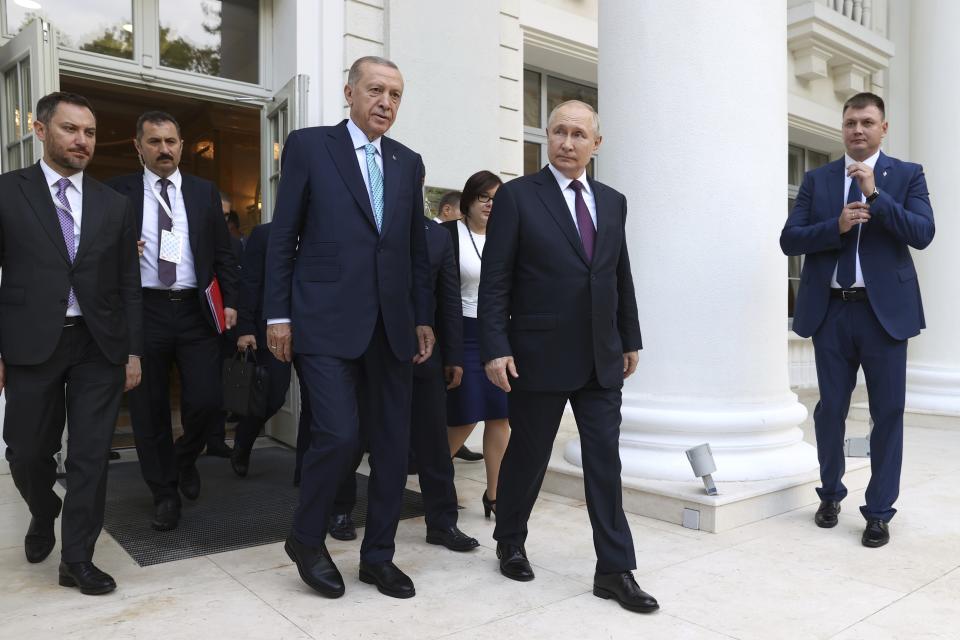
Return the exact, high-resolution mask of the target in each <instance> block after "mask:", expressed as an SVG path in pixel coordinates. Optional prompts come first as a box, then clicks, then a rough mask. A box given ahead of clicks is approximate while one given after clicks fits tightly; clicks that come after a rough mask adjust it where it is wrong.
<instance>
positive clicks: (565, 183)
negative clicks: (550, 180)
mask: <svg viewBox="0 0 960 640" xmlns="http://www.w3.org/2000/svg"><path fill="white" fill-rule="evenodd" d="M547 167H549V168H550V173H552V174H553V177H554V178H556V179H557V184H559V185H560V190H561V191H563V190H565V189H566V188H567V187H569V186H570V183H571V182H573V178H568V177H567V176H565V175H563V174H562V173H560V171H559V169H557V168H556V167H555V166H553V163H549V162H548V163H547ZM577 179H578V180H579V181H580V184H582V185H583V190H584V191H586V192H587V193H590V194H592V193H593V189H591V188H590V181H589V180H587V170H586V169H584V170H583V173H581V174H580V177H579V178H577Z"/></svg>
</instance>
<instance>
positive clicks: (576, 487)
mask: <svg viewBox="0 0 960 640" xmlns="http://www.w3.org/2000/svg"><path fill="white" fill-rule="evenodd" d="M569 444H570V443H567V446H569ZM563 448H564V447H563V446H562V445H559V446H557V447H556V448H555V449H554V454H553V456H552V458H551V460H550V465H549V466H548V467H547V473H546V476H545V477H544V481H543V489H544V491H549V492H551V493H556V494H559V495H563V496H567V497H570V498H575V499H579V500H583V499H584V493H583V469H581V468H580V467H578V466H576V465H574V464H571V463H570V462H568V461H567V460H565V459H564V456H563V455H562V454H561V452H562V451H563ZM688 472H689V470H688ZM869 481H870V460H868V459H864V458H847V473H846V475H845V476H844V478H843V482H844V484H845V485H846V487H847V489H849V490H850V491H856V490H858V489H863V488H865V487H866V486H867V483H868V482H869ZM819 484H820V479H819V472H818V470H817V469H816V468H814V469H813V470H811V471H807V472H805V473H801V474H797V475H794V476H789V477H781V478H775V479H772V480H758V481H753V482H718V483H717V489H718V490H719V495H717V496H708V495H706V493H705V492H704V488H703V484H702V483H701V481H700V480H699V479H693V480H686V481H668V480H646V479H642V478H633V477H628V476H624V477H623V508H624V510H625V511H627V512H628V513H633V514H636V515H641V516H646V517H648V518H655V519H657V520H664V521H666V522H671V523H673V524H677V525H681V526H686V527H688V528H692V529H699V530H701V531H708V532H711V533H718V532H721V531H726V530H729V529H733V528H736V527H739V526H742V525H745V524H749V523H751V522H757V521H758V520H763V519H765V518H770V517H772V516H775V515H779V514H781V513H786V512H787V511H793V510H794V509H798V508H800V507H805V506H807V505H811V504H816V503H817V502H818V501H819V498H818V497H817V493H816V491H815V489H816V487H817V486H819ZM811 517H812V516H811Z"/></svg>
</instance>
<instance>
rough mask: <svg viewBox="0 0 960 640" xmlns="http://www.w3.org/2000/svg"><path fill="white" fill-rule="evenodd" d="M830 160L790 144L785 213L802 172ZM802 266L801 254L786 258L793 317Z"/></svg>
mask: <svg viewBox="0 0 960 640" xmlns="http://www.w3.org/2000/svg"><path fill="white" fill-rule="evenodd" d="M828 162H830V156H829V155H827V154H826V153H821V152H820V151H814V150H812V149H805V148H803V147H798V146H796V145H790V146H789V147H788V151H787V215H790V212H791V211H793V205H794V203H795V202H796V199H797V192H798V191H799V190H800V183H801V182H803V174H805V173H806V172H807V171H811V170H813V169H816V168H817V167H822V166H823V165H825V164H827V163H828ZM802 268H803V256H790V257H789V258H787V316H788V317H789V318H792V317H793V310H794V306H795V305H796V302H797V290H798V289H799V288H800V270H801V269H802Z"/></svg>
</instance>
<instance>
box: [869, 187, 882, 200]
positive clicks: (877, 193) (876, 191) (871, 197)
mask: <svg viewBox="0 0 960 640" xmlns="http://www.w3.org/2000/svg"><path fill="white" fill-rule="evenodd" d="M879 197H880V189H877V188H876V187H874V188H873V193H871V194H870V195H868V196H867V204H873V201H874V200H876V199H877V198H879Z"/></svg>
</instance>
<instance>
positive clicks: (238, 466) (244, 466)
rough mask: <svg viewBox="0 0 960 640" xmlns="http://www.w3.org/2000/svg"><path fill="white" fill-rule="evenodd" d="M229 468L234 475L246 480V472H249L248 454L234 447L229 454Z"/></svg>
mask: <svg viewBox="0 0 960 640" xmlns="http://www.w3.org/2000/svg"><path fill="white" fill-rule="evenodd" d="M230 466H231V467H232V468H233V472H234V473H235V474H237V475H238V476H240V477H241V478H246V477H247V472H248V471H250V452H249V451H244V450H243V449H241V448H240V447H234V448H233V452H232V453H231V454H230Z"/></svg>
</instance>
